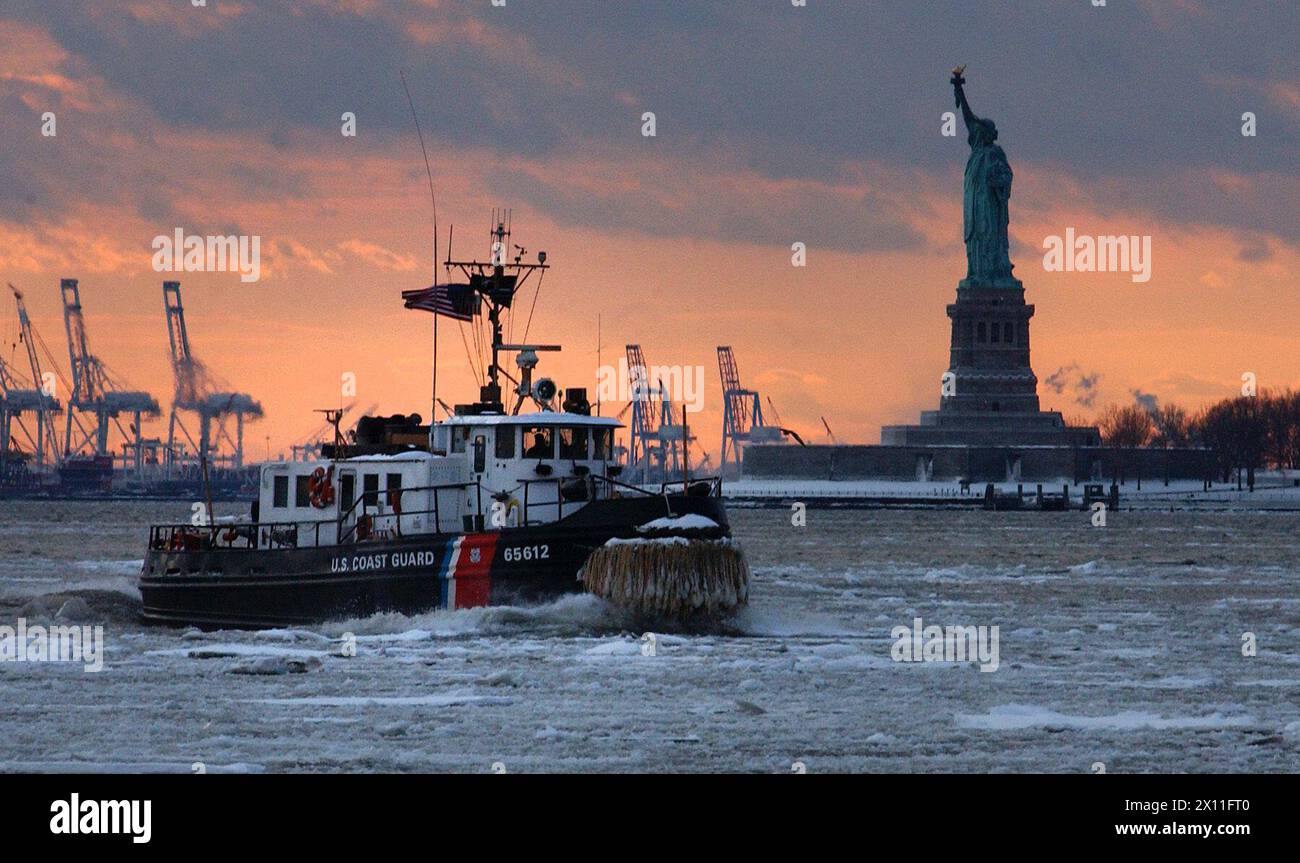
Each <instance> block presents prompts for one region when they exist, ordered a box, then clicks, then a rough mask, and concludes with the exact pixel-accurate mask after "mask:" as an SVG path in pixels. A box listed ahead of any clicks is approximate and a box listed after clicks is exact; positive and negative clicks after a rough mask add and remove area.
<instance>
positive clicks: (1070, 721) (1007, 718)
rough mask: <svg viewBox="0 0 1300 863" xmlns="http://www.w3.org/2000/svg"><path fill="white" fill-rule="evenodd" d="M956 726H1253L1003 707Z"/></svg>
mask: <svg viewBox="0 0 1300 863" xmlns="http://www.w3.org/2000/svg"><path fill="white" fill-rule="evenodd" d="M956 719H957V724H958V725H959V726H961V727H963V728H973V729H976V730H980V731H1014V730H1018V729H1023V728H1044V727H1055V728H1074V729H1078V730H1081V731H1141V730H1146V729H1161V730H1183V729H1213V728H1240V727H1242V726H1244V725H1252V724H1254V722H1255V720H1254V718H1253V717H1250V716H1224V715H1223V714H1221V713H1219V712H1217V711H1216V712H1214V713H1211V714H1209V715H1208V716H1172V717H1170V716H1159V715H1157V714H1154V713H1144V712H1141V711H1123V712H1121V713H1114V714H1111V715H1109V716H1072V715H1069V714H1065V713H1057V712H1056V711H1055V710H1052V709H1050V708H1047V707H1042V706H1039V705H1034V704H1004V705H1001V706H999V707H994V708H993V709H992V710H990V711H989V712H988V713H987V714H984V715H977V714H970V713H959V714H957V717H956Z"/></svg>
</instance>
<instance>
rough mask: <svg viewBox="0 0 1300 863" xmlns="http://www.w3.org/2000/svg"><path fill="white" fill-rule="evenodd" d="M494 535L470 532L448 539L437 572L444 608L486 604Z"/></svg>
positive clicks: (489, 585) (495, 536)
mask: <svg viewBox="0 0 1300 863" xmlns="http://www.w3.org/2000/svg"><path fill="white" fill-rule="evenodd" d="M497 536H498V534H495V533H473V534H469V535H467V536H458V537H456V538H455V539H453V540H450V541H449V542H448V543H447V553H446V554H444V555H443V558H442V567H441V568H440V570H439V572H438V578H440V579H442V607H443V608H446V609H457V608H477V607H478V606H481V605H487V604H488V595H489V594H490V593H491V590H492V577H491V573H492V558H493V557H494V556H495V555H496V550H497Z"/></svg>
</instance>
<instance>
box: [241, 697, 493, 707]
mask: <svg viewBox="0 0 1300 863" xmlns="http://www.w3.org/2000/svg"><path fill="white" fill-rule="evenodd" d="M248 701H249V703H251V704H276V705H282V706H288V707H296V706H299V705H302V706H312V707H374V706H380V705H385V706H394V707H455V706H457V705H461V704H510V703H512V701H513V699H510V698H503V697H501V696H496V695H461V694H446V695H339V696H335V695H307V696H304V697H302V698H253V699H249V700H248Z"/></svg>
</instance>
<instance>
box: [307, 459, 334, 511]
mask: <svg viewBox="0 0 1300 863" xmlns="http://www.w3.org/2000/svg"><path fill="white" fill-rule="evenodd" d="M332 473H334V468H332V467H331V468H330V469H329V470H328V471H326V470H325V468H323V467H318V468H316V469H315V470H314V471H312V472H311V476H309V477H307V499H308V500H309V501H311V505H312V506H314V507H316V508H317V509H325V508H326V507H328V506H331V505H332V504H333V503H334V484H333V483H332V482H330V474H332Z"/></svg>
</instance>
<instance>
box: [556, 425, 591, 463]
mask: <svg viewBox="0 0 1300 863" xmlns="http://www.w3.org/2000/svg"><path fill="white" fill-rule="evenodd" d="M560 458H567V459H574V460H578V459H586V458H587V430H586V429H585V428H562V429H560Z"/></svg>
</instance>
